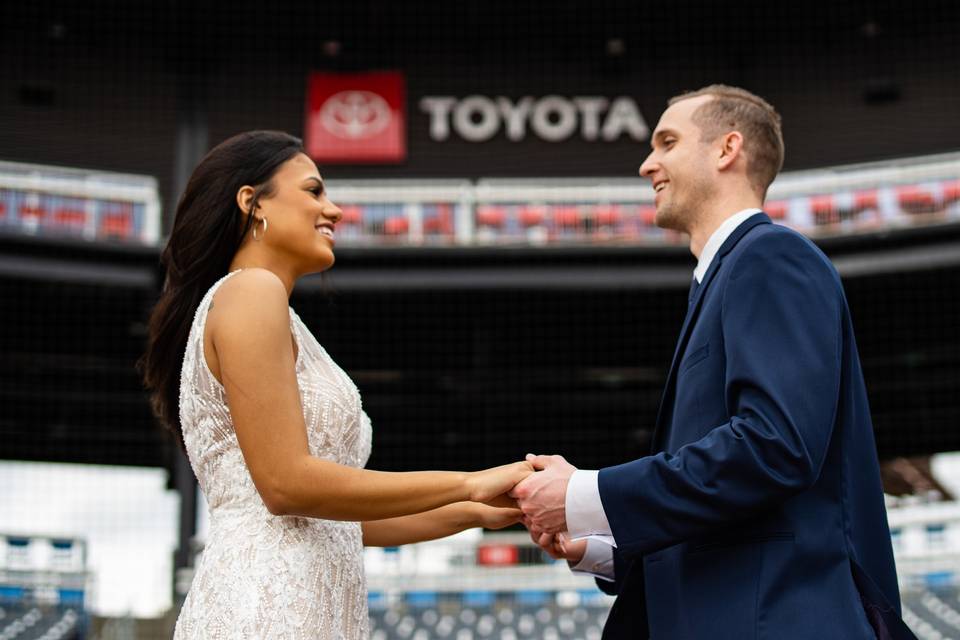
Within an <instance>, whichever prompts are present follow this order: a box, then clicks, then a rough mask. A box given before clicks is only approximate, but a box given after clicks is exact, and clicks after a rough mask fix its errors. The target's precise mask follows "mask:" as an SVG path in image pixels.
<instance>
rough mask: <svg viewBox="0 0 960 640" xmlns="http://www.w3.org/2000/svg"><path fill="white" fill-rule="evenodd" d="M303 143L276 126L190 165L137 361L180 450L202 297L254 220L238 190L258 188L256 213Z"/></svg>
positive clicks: (155, 405) (221, 273) (224, 270)
mask: <svg viewBox="0 0 960 640" xmlns="http://www.w3.org/2000/svg"><path fill="white" fill-rule="evenodd" d="M302 152H303V143H302V142H301V141H300V140H299V139H298V138H295V137H293V136H291V135H288V134H286V133H282V132H279V131H248V132H246V133H241V134H239V135H236V136H234V137H232V138H229V139H228V140H225V141H224V142H222V143H220V144H219V145H217V146H216V147H214V148H213V149H212V150H211V151H210V152H209V153H207V155H206V156H205V157H204V158H203V160H201V161H200V164H198V165H197V167H196V168H195V169H194V170H193V174H192V175H191V176H190V180H189V181H188V182H187V186H186V189H184V192H183V195H182V196H181V197H180V202H179V203H177V211H176V214H175V217H174V220H173V230H172V231H171V232H170V238H169V240H167V246H166V247H165V248H164V250H163V253H162V254H161V255H160V262H161V264H162V265H163V268H164V270H165V272H166V277H165V280H164V285H163V290H162V292H161V294H160V299H159V300H158V301H157V304H156V306H154V308H153V311H152V312H151V314H150V322H149V327H148V336H147V349H146V352H145V353H144V354H143V357H142V358H141V359H140V361H139V368H140V372H141V374H142V375H143V381H144V384H145V386H146V388H147V389H148V390H149V391H150V394H151V395H150V401H151V405H152V407H153V412H154V414H156V416H157V417H158V418H159V419H160V422H161V423H162V424H163V426H165V427H166V428H167V429H169V430H170V431H171V432H173V434H174V435H175V436H176V440H177V443H178V444H179V445H180V447H181V448H183V446H184V445H183V435H182V429H181V426H180V369H181V367H182V365H183V356H184V353H185V351H186V346H187V337H188V335H189V333H190V326H191V324H192V322H193V316H194V314H195V313H196V311H197V307H198V306H199V305H200V300H201V299H202V298H203V296H204V294H206V292H207V290H209V289H210V287H211V286H213V284H214V283H215V282H216V281H217V280H219V279H220V278H221V277H222V276H224V275H225V274H226V273H227V270H228V269H229V267H230V262H231V260H233V256H234V255H235V254H236V252H237V249H239V248H240V244H241V242H242V241H243V238H244V236H246V234H247V233H249V232H250V229H251V227H252V223H253V219H254V217H253V216H252V215H246V214H245V213H244V212H243V211H241V210H240V207H239V205H238V204H237V198H236V196H237V191H239V190H240V187H242V186H244V185H250V186H252V187H254V190H255V193H254V197H253V201H252V205H251V211H253V210H255V209H256V203H257V201H258V200H259V199H260V198H263V197H268V196H270V195H271V193H272V191H273V184H272V178H273V176H274V174H275V173H276V172H277V169H278V168H279V167H280V165H282V164H283V163H284V162H286V161H287V160H289V159H290V158H292V157H293V156H295V155H297V154H298V153H302Z"/></svg>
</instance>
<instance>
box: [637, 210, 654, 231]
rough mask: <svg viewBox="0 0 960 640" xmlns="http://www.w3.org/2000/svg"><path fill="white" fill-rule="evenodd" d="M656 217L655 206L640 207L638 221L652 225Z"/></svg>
mask: <svg viewBox="0 0 960 640" xmlns="http://www.w3.org/2000/svg"><path fill="white" fill-rule="evenodd" d="M656 219H657V208H656V207H640V221H641V222H643V224H645V225H647V226H650V227H652V226H653V225H654V223H655V222H656Z"/></svg>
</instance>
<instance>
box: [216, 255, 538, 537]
mask: <svg viewBox="0 0 960 640" xmlns="http://www.w3.org/2000/svg"><path fill="white" fill-rule="evenodd" d="M215 303H216V304H215V306H214V307H213V308H212V309H211V310H210V312H209V315H208V317H207V323H208V328H207V330H208V332H209V335H210V337H211V339H212V344H213V349H214V351H215V358H216V368H217V369H218V370H219V378H220V380H221V381H222V383H223V386H224V389H225V391H226V396H227V405H228V406H229V409H230V414H231V416H232V418H233V424H234V429H235V430H236V434H237V440H238V442H239V444H240V449H241V450H242V452H243V456H244V460H245V461H246V464H247V468H248V469H249V470H250V475H251V477H252V478H253V482H254V484H255V485H256V488H257V491H258V492H259V494H260V497H261V498H262V499H263V502H264V504H265V505H266V507H267V509H269V510H270V512H271V513H274V514H282V515H301V516H309V517H315V518H325V519H330V520H359V521H365V520H380V519H384V518H392V517H397V516H403V515H409V514H413V513H421V512H424V511H429V510H431V509H436V508H437V507H441V506H444V505H448V504H451V503H455V502H461V501H465V500H473V501H477V502H487V501H489V500H491V499H493V498H494V497H495V496H498V495H500V494H502V493H505V492H506V491H509V490H510V489H511V488H512V487H513V485H514V484H515V483H516V482H519V481H520V480H522V479H523V478H524V477H526V476H527V475H528V474H529V473H530V472H531V471H532V467H530V466H529V464H528V463H526V462H518V463H514V464H511V465H504V466H502V467H497V468H495V469H488V470H485V471H478V472H473V473H462V472H450V471H415V472H408V473H388V472H380V471H369V470H366V469H357V468H354V467H349V466H345V465H340V464H336V463H334V462H331V461H328V460H321V459H319V458H316V457H313V456H311V455H310V452H309V448H308V442H307V433H306V426H305V424H304V421H303V411H302V407H301V406H300V393H299V389H298V386H297V378H296V372H295V370H294V364H295V359H294V349H293V341H292V337H291V335H290V316H289V311H288V298H287V291H286V289H285V288H284V285H283V283H282V282H281V281H280V279H279V278H278V277H277V276H276V275H274V274H273V273H271V272H269V271H267V270H264V269H248V270H244V271H243V272H242V273H238V274H237V275H235V276H234V277H232V278H230V279H229V280H228V281H227V282H225V283H224V285H223V286H222V287H221V288H220V289H219V290H218V291H217V294H216V296H215ZM214 373H217V371H215V372H214Z"/></svg>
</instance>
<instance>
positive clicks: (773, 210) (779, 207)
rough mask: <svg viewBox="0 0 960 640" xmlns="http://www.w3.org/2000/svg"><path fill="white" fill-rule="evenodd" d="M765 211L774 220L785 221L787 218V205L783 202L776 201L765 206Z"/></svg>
mask: <svg viewBox="0 0 960 640" xmlns="http://www.w3.org/2000/svg"><path fill="white" fill-rule="evenodd" d="M763 210H764V211H765V212H766V213H767V215H768V216H770V217H771V218H772V219H774V220H783V219H784V218H786V217H787V203H786V202H784V201H783V200H775V201H773V202H768V203H766V204H765V205H763Z"/></svg>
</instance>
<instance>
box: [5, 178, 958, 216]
mask: <svg viewBox="0 0 960 640" xmlns="http://www.w3.org/2000/svg"><path fill="white" fill-rule="evenodd" d="M957 201H960V180H951V181H949V182H944V183H943V203H944V204H948V203H951V202H957ZM0 215H2V214H0Z"/></svg>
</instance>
